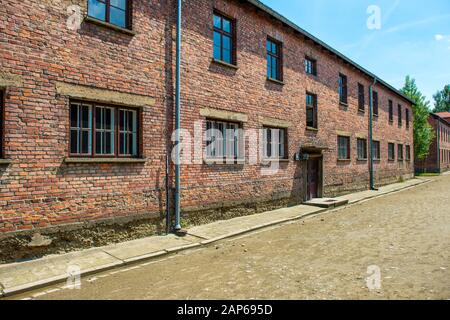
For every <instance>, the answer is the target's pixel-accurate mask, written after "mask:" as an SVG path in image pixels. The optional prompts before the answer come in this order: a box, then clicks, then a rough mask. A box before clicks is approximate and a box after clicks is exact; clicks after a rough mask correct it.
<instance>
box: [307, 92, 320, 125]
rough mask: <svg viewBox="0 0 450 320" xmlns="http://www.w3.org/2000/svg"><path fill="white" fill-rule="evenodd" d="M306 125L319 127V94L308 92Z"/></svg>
mask: <svg viewBox="0 0 450 320" xmlns="http://www.w3.org/2000/svg"><path fill="white" fill-rule="evenodd" d="M306 126H307V127H309V128H314V129H317V128H318V124H317V96H316V95H314V94H311V93H306Z"/></svg>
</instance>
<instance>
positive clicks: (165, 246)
mask: <svg viewBox="0 0 450 320" xmlns="http://www.w3.org/2000/svg"><path fill="white" fill-rule="evenodd" d="M428 181H430V180H428V179H412V180H408V181H406V182H404V183H397V184H393V185H389V186H385V187H382V188H380V190H378V191H363V192H359V193H354V194H350V195H347V196H343V197H340V198H339V199H342V200H348V201H349V204H350V205H351V204H354V203H358V202H361V201H364V200H368V199H371V198H374V197H379V196H383V195H385V194H389V193H392V192H396V191H400V190H404V189H407V188H411V187H414V186H417V185H419V184H422V183H425V182H428ZM341 208H345V207H341ZM325 211H328V209H323V208H318V207H312V206H306V205H299V206H295V207H290V208H283V209H279V210H274V211H269V212H265V213H261V214H256V215H252V216H246V217H239V218H235V219H231V220H226V221H218V222H214V223H211V224H207V225H202V226H198V227H193V228H191V229H189V230H188V235H187V236H186V237H183V238H179V237H176V236H174V235H168V236H156V237H149V238H144V239H138V240H133V241H128V242H124V243H119V244H115V245H110V246H105V247H100V248H94V249H89V250H83V251H80V252H73V253H68V254H63V255H53V256H47V257H44V258H42V259H37V260H33V261H28V262H22V263H14V264H6V265H0V290H1V292H0V294H1V296H9V295H13V294H17V293H20V292H24V291H27V290H31V289H35V288H38V287H42V286H46V285H50V284H54V283H57V282H63V281H65V280H66V279H67V277H68V269H69V268H70V267H73V266H76V267H77V268H79V270H81V274H82V275H88V274H92V273H97V272H100V271H105V270H107V269H111V268H116V267H119V266H124V265H127V264H130V263H134V262H138V261H143V260H147V259H151V258H156V257H160V256H163V255H168V254H170V253H174V252H178V251H182V250H187V249H192V248H196V247H201V246H204V245H208V244H211V243H214V242H216V241H219V240H223V239H226V238H231V237H234V236H238V235H241V234H244V233H248V232H251V231H254V230H257V229H261V228H265V227H269V226H274V225H278V224H282V223H285V222H289V221H294V220H298V219H302V218H305V217H307V216H311V215H317V214H319V213H321V212H325Z"/></svg>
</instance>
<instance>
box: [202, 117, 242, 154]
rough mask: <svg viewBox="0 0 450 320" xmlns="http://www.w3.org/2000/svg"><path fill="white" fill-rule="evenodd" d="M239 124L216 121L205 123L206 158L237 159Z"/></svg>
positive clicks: (238, 151) (238, 152)
mask: <svg viewBox="0 0 450 320" xmlns="http://www.w3.org/2000/svg"><path fill="white" fill-rule="evenodd" d="M239 157H240V130H239V124H238V123H233V122H224V121H216V120H207V121H206V158H207V159H220V160H226V159H234V160H236V159H239Z"/></svg>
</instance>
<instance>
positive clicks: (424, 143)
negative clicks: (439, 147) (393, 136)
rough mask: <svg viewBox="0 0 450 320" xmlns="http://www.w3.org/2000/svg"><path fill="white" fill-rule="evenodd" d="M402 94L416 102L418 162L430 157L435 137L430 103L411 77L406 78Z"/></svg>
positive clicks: (415, 122)
mask: <svg viewBox="0 0 450 320" xmlns="http://www.w3.org/2000/svg"><path fill="white" fill-rule="evenodd" d="M401 92H403V94H404V95H406V96H407V97H409V98H410V99H411V100H412V101H414V102H415V105H413V114H414V154H415V158H416V159H417V160H422V159H424V158H425V157H426V156H427V155H428V152H429V149H430V145H431V142H432V141H433V139H434V137H435V134H434V132H433V128H432V127H431V125H430V124H429V123H428V117H429V113H430V109H429V106H430V102H429V101H427V100H426V97H425V96H424V95H423V94H422V93H421V92H420V91H419V89H418V88H417V85H416V80H415V79H413V78H411V77H410V76H406V79H405V85H404V86H403V88H402V89H401Z"/></svg>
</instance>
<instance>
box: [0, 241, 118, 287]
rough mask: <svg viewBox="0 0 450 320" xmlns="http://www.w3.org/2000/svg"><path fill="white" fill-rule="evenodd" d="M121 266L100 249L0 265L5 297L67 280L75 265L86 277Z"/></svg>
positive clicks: (0, 276) (0, 280) (0, 279)
mask: <svg viewBox="0 0 450 320" xmlns="http://www.w3.org/2000/svg"><path fill="white" fill-rule="evenodd" d="M121 264H122V261H120V260H118V259H116V258H114V257H112V256H111V255H109V254H107V253H106V252H104V251H102V250H101V249H89V250H84V251H80V252H72V253H67V254H63V255H56V256H48V257H45V258H42V259H37V260H33V261H27V262H21V263H14V264H7V265H3V266H0V283H1V286H2V288H3V289H2V291H3V294H9V293H16V292H20V291H24V290H27V289H29V288H34V287H37V286H40V285H42V284H50V283H54V282H57V281H62V280H64V279H67V277H68V268H69V267H73V266H75V267H77V268H79V269H80V270H81V273H82V274H85V273H90V272H93V271H96V270H105V269H108V268H112V267H115V266H118V265H121Z"/></svg>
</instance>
